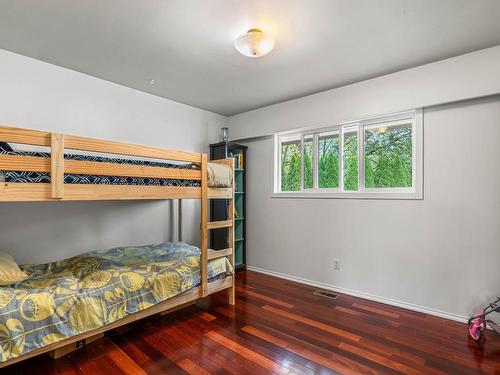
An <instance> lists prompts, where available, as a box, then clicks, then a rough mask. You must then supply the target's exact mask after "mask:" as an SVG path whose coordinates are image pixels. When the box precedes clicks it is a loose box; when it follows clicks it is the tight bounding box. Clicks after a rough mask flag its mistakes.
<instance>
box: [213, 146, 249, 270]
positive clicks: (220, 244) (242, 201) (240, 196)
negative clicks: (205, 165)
mask: <svg viewBox="0 0 500 375" xmlns="http://www.w3.org/2000/svg"><path fill="white" fill-rule="evenodd" d="M246 152H247V147H246V146H243V145H239V144H236V143H232V142H220V143H214V144H211V145H210V160H215V159H224V158H231V157H232V158H234V167H235V176H234V182H235V192H234V205H235V211H236V214H235V218H234V237H235V240H234V241H235V244H234V252H235V266H236V270H241V269H245V265H246V241H245V237H246V212H245V211H246V194H245V191H246ZM227 204H228V201H226V200H224V199H216V200H215V199H214V200H211V201H210V220H211V221H217V220H226V219H227ZM236 216H238V217H236ZM227 235H228V234H227V229H226V228H220V229H216V230H212V231H210V248H211V249H216V250H217V249H225V248H227Z"/></svg>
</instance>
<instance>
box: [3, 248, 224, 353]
mask: <svg viewBox="0 0 500 375" xmlns="http://www.w3.org/2000/svg"><path fill="white" fill-rule="evenodd" d="M21 269H22V270H23V271H24V272H26V273H27V274H29V275H30V277H29V278H28V279H27V280H25V281H22V282H20V283H17V284H15V285H13V286H11V287H0V361H1V362H4V361H7V360H9V359H11V358H14V357H17V356H20V355H22V354H26V353H28V352H30V351H32V350H35V349H37V348H40V347H43V346H45V345H49V344H51V343H54V342H57V341H60V340H63V339H65V338H67V337H70V336H73V335H76V334H79V333H83V332H86V331H90V330H92V329H95V328H98V327H101V326H103V325H106V324H109V323H111V322H113V321H115V320H118V319H120V318H123V317H125V316H126V315H129V314H133V313H135V312H137V311H140V310H144V309H146V308H148V307H150V306H152V305H154V304H156V303H158V302H161V301H163V300H166V299H167V298H170V297H173V296H176V295H178V294H180V293H182V292H185V291H187V290H189V289H191V288H193V287H195V286H196V285H198V284H199V282H200V250H199V249H198V248H196V247H193V246H189V245H187V244H185V243H182V242H168V243H162V244H157V245H148V246H141V247H119V248H114V249H110V250H105V251H93V252H89V253H86V254H82V255H78V256H75V257H73V258H69V259H65V260H61V261H58V262H53V263H48V264H40V265H25V266H21ZM231 273H232V269H231V265H230V263H229V262H228V260H227V259H226V258H219V259H214V260H212V261H210V262H209V265H208V277H209V278H210V279H214V278H220V277H224V276H226V275H227V274H231Z"/></svg>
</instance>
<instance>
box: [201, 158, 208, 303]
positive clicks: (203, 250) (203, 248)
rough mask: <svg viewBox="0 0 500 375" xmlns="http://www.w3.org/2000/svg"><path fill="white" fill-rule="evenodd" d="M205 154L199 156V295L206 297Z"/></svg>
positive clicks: (206, 223)
mask: <svg viewBox="0 0 500 375" xmlns="http://www.w3.org/2000/svg"><path fill="white" fill-rule="evenodd" d="M207 178H208V177H207V154H201V259H200V274H201V294H202V297H206V296H207V295H208V212H207V211H208V210H207V209H208V185H207V184H208V181H207Z"/></svg>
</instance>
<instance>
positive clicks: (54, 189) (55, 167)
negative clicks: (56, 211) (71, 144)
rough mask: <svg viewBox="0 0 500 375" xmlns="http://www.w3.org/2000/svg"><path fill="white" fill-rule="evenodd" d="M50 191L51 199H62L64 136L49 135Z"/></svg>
mask: <svg viewBox="0 0 500 375" xmlns="http://www.w3.org/2000/svg"><path fill="white" fill-rule="evenodd" d="M50 148H51V150H50V151H51V156H50V159H51V160H50V191H51V197H52V198H56V199H61V198H64V135H63V134H57V133H51V134H50Z"/></svg>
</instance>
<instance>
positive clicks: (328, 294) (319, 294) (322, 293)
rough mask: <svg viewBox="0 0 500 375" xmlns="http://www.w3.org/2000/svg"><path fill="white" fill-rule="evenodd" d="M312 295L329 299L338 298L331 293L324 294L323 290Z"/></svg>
mask: <svg viewBox="0 0 500 375" xmlns="http://www.w3.org/2000/svg"><path fill="white" fill-rule="evenodd" d="M314 294H316V295H317V296H321V297H327V298H331V299H335V298H337V297H338V296H339V295H338V294H335V293H332V292H325V291H324V290H315V291H314Z"/></svg>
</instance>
